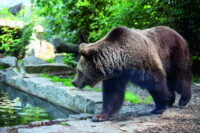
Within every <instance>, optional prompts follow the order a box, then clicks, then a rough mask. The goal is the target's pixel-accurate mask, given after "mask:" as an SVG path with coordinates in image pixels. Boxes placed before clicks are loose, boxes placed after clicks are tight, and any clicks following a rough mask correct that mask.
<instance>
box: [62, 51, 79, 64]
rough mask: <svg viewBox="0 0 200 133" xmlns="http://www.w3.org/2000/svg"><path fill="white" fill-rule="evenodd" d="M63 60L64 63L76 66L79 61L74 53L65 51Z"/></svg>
mask: <svg viewBox="0 0 200 133" xmlns="http://www.w3.org/2000/svg"><path fill="white" fill-rule="evenodd" d="M62 60H63V61H64V64H67V65H69V66H72V67H76V65H77V62H76V61H75V60H74V57H73V56H72V54H69V53H65V57H63V58H62Z"/></svg>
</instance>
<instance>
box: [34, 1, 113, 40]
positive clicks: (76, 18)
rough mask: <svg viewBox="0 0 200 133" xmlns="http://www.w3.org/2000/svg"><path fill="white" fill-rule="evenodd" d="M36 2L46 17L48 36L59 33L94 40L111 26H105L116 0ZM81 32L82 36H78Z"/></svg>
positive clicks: (40, 11) (74, 37)
mask: <svg viewBox="0 0 200 133" xmlns="http://www.w3.org/2000/svg"><path fill="white" fill-rule="evenodd" d="M34 3H35V5H36V7H37V8H38V9H39V10H38V11H39V14H40V15H41V16H43V17H45V18H46V21H45V26H46V28H47V29H49V30H47V32H46V33H47V34H46V37H47V38H49V36H54V35H55V34H56V35H57V36H60V37H61V38H63V39H65V40H66V41H68V42H72V43H77V42H78V41H80V42H82V41H88V42H91V41H95V40H97V39H99V38H101V37H102V36H103V35H104V34H106V32H105V30H106V31H108V30H109V29H106V28H105V27H107V25H108V22H107V19H108V18H109V16H110V15H111V9H112V8H110V7H111V5H112V3H113V0H51V1H47V0H34ZM37 8H36V9H37ZM103 32H105V33H103ZM80 34H81V35H82V36H83V37H82V38H83V40H81V39H80V38H78V36H79V35H80ZM78 39H79V40H78Z"/></svg>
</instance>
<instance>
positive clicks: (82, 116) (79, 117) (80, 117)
mask: <svg viewBox="0 0 200 133" xmlns="http://www.w3.org/2000/svg"><path fill="white" fill-rule="evenodd" d="M92 116H93V114H88V113H82V114H75V115H70V116H69V119H70V120H71V119H72V120H86V119H88V118H92Z"/></svg>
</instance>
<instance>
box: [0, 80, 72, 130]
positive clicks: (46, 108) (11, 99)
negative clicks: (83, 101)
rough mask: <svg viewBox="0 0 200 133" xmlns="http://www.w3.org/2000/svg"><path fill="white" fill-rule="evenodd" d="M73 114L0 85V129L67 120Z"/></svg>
mask: <svg viewBox="0 0 200 133" xmlns="http://www.w3.org/2000/svg"><path fill="white" fill-rule="evenodd" d="M69 114H74V113H73V112H71V111H69V110H66V109H64V108H61V107H59V106H56V105H53V104H51V103H48V102H46V101H44V100H42V99H39V98H37V97H35V96H32V95H29V94H27V93H24V92H22V91H19V90H17V89H15V88H12V87H9V86H6V85H4V84H2V83H0V127H2V126H13V125H23V124H27V123H29V122H32V121H39V120H51V119H58V118H67V117H68V116H69Z"/></svg>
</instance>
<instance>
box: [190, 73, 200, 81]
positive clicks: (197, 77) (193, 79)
mask: <svg viewBox="0 0 200 133" xmlns="http://www.w3.org/2000/svg"><path fill="white" fill-rule="evenodd" d="M192 82H193V83H200V76H197V75H196V76H193V77H192Z"/></svg>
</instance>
